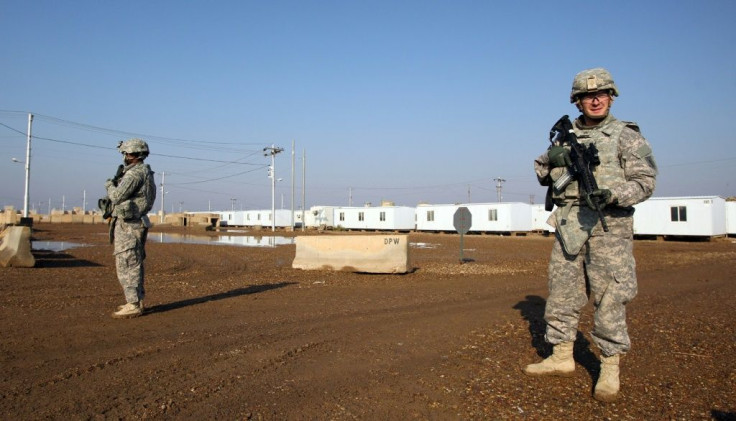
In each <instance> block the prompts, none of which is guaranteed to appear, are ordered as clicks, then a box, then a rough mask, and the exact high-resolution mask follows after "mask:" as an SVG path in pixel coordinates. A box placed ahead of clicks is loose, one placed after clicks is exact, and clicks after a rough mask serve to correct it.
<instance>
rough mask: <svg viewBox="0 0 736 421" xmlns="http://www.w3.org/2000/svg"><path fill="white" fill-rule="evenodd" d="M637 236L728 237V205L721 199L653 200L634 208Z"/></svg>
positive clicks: (679, 198) (660, 198)
mask: <svg viewBox="0 0 736 421" xmlns="http://www.w3.org/2000/svg"><path fill="white" fill-rule="evenodd" d="M634 208H635V209H636V212H635V213H634V234H636V235H672V236H707V237H712V236H720V235H725V234H726V201H725V200H724V199H723V198H721V197H718V196H691V197H652V198H650V199H648V200H646V201H644V202H642V203H639V204H637V205H635V206H634Z"/></svg>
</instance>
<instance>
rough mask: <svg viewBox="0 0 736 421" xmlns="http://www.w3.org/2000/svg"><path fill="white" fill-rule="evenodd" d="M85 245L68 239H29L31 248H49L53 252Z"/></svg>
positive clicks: (85, 245)
mask: <svg viewBox="0 0 736 421" xmlns="http://www.w3.org/2000/svg"><path fill="white" fill-rule="evenodd" d="M87 246H88V244H81V243H72V242H70V241H31V250H50V251H53V252H59V251H64V250H69V249H73V248H77V247H87Z"/></svg>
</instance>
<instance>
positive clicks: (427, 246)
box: [409, 243, 439, 249]
mask: <svg viewBox="0 0 736 421" xmlns="http://www.w3.org/2000/svg"><path fill="white" fill-rule="evenodd" d="M409 245H410V246H412V247H414V248H417V249H434V248H437V246H438V245H439V244H431V243H409Z"/></svg>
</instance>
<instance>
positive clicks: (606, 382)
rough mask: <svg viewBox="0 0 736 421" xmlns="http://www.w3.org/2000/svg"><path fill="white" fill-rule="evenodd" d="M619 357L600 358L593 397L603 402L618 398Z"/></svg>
mask: <svg viewBox="0 0 736 421" xmlns="http://www.w3.org/2000/svg"><path fill="white" fill-rule="evenodd" d="M618 363H619V356H618V355H613V356H610V357H604V356H601V373H600V375H599V376H598V382H597V383H596V384H595V392H594V393H593V397H594V398H596V399H597V400H599V401H603V402H613V401H615V400H616V398H618V389H619V386H620V384H619V380H618V374H619V367H618Z"/></svg>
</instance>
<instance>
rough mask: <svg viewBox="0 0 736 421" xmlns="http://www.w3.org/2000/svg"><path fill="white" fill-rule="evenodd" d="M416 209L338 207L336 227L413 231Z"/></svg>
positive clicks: (335, 209)
mask: <svg viewBox="0 0 736 421" xmlns="http://www.w3.org/2000/svg"><path fill="white" fill-rule="evenodd" d="M415 213H416V209H415V208H411V207H407V206H376V207H367V206H366V207H337V208H334V216H333V220H334V224H335V227H341V228H344V229H348V230H379V231H413V230H414V229H415V228H416V222H415Z"/></svg>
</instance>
